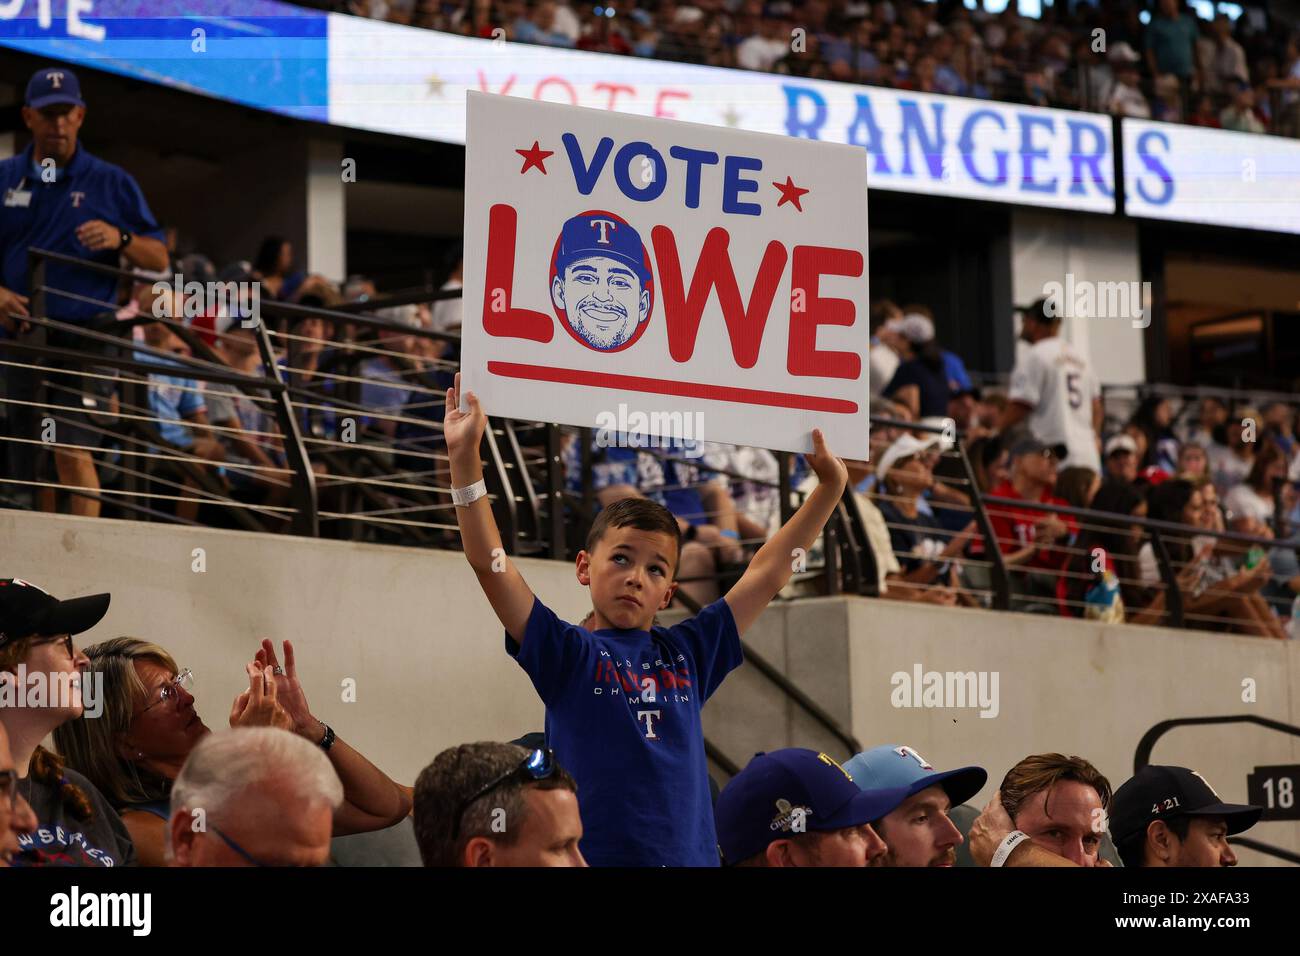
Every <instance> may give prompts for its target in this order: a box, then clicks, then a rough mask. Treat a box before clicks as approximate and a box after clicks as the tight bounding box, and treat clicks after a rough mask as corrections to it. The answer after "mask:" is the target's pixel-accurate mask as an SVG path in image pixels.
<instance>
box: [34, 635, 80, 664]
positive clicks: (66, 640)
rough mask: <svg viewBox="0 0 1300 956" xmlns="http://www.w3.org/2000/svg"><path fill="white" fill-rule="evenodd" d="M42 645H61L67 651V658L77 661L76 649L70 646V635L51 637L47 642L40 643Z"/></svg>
mask: <svg viewBox="0 0 1300 956" xmlns="http://www.w3.org/2000/svg"><path fill="white" fill-rule="evenodd" d="M40 643H42V644H62V645H63V646H64V647H66V648H67V649H68V657H70V658H72V659H73V660H76V659H77V649H76V648H75V647H73V646H72V635H71V634H64V635H63V636H62V637H53V638H50V639H49V640H47V641H41V642H40Z"/></svg>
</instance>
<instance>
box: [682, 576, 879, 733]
mask: <svg viewBox="0 0 1300 956" xmlns="http://www.w3.org/2000/svg"><path fill="white" fill-rule="evenodd" d="M675 599H676V600H678V601H681V603H682V604H683V605H685V607H686V609H687V610H688V611H690V612H691V613H692V614H699V613H700V611H702V610H704V608H703V607H702V606H701V605H700V604H699V602H697V601H695V600H694V599H692V598H691V597H690V596H688V595H686V594H684V593H682V591H681V590H680V589H679V590H678V591H677V594H676V595H675ZM740 649H741V652H742V653H743V654H744V655H745V660H746V661H747V662H749V663H752V664H753V665H754V667H755V669H756V670H757V671H758V672H759V673H760V674H762V675H763V676H764V677H766V678H767V679H768V680H770V681H771V682H772V683H773V684H775V685H776V686H777V687H778V688H779V689H780V690H781V691H782V692H783V693H784V694H785V695H786V696H788V697H789V698H790V699H791V700H792V701H794V702H795V703H796V704H798V705H799V707H800V708H801V709H802V710H803V711H804V713H806V714H807V715H808V716H809V717H811V718H812V719H813V720H815V721H816V722H817V723H818V724H820V725H821V726H822V728H823V729H825V730H826V731H828V732H829V733H830V734H831V735H832V736H833V737H835V739H837V740H838V741H839V742H840V743H841V744H843V745H844V748H845V749H846V750H848V752H849V755H850V756H853V755H854V754H859V753H861V752H862V750H863V746H862V744H861V742H860V741H859V740H858V739H857V738H856V737H854V736H853V734H852V733H850V732H849V731H847V730H844V729H843V728H842V727H841V726H840V725H839V722H838V721H837V720H836V719H835V718H834V717H832V716H831V715H830V714H828V713H827V712H826V711H825V710H824V709H822V707H821V706H820V705H819V704H818V703H817V702H816V701H815V700H813V699H812V698H811V697H809V696H808V695H807V694H805V693H804V692H803V691H802V690H800V689H799V688H798V687H797V686H796V685H795V684H794V682H793V681H791V680H790V678H788V677H786V676H785V674H783V673H781V671H780V670H778V669H777V668H776V666H775V665H774V664H772V663H771V662H770V661H769V660H768V659H767V658H765V657H764V656H763V655H762V654H760V653H758V651H756V650H754V648H753V647H752V646H750V644H749V643H748V642H746V641H745V639H744V638H743V637H742V638H741V639H740Z"/></svg>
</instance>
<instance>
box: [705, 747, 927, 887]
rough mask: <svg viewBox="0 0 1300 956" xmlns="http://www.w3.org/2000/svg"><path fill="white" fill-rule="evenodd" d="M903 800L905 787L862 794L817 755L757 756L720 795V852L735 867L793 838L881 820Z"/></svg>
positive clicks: (794, 750)
mask: <svg viewBox="0 0 1300 956" xmlns="http://www.w3.org/2000/svg"><path fill="white" fill-rule="evenodd" d="M907 796H908V793H907V789H906V788H905V787H896V788H892V789H872V790H863V789H861V788H860V787H859V786H858V785H857V783H856V782H855V781H854V779H853V777H852V776H850V774H849V771H848V770H847V769H846V768H844V767H841V766H840V765H839V764H838V763H836V762H835V761H834V760H833V759H831V758H830V757H828V756H827V755H826V754H824V753H818V752H817V751H815V750H806V749H804V748H802V747H790V748H787V749H785V750H774V751H772V752H771V753H759V754H755V755H754V759H752V760H751V761H750V762H749V763H748V765H746V767H745V769H744V770H742V771H740V773H738V774H736V776H734V777H732V779H731V782H730V783H728V784H727V786H726V788H725V789H723V791H722V793H721V794H719V795H718V802H717V805H716V806H715V807H714V811H713V814H714V819H715V822H716V824H717V830H718V848H719V849H720V850H721V851H722V858H723V860H724V861H725V862H726V863H727V864H728V865H734V864H736V863H740V862H741V861H743V860H747V859H749V858H750V857H752V856H755V855H757V854H759V853H762V852H763V851H764V850H766V849H767V845H768V844H769V843H771V842H772V841H773V840H779V839H782V838H784V837H788V836H790V835H792V834H797V833H800V832H804V831H818V832H821V831H827V830H842V829H844V828H845V827H856V826H862V825H863V824H866V823H870V822H871V821H872V820H879V819H880V818H881V817H883V816H885V815H886V814H888V813H889V812H890V811H891V810H893V809H894V808H895V807H897V806H898V805H899V804H900V803H902V802H903V801H904V800H906V799H907Z"/></svg>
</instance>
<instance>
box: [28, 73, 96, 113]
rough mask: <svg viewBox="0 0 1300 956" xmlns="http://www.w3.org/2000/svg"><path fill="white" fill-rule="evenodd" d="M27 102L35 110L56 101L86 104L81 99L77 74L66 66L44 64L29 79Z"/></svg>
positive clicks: (76, 104)
mask: <svg viewBox="0 0 1300 956" xmlns="http://www.w3.org/2000/svg"><path fill="white" fill-rule="evenodd" d="M25 102H26V104H27V105H28V106H30V107H31V108H32V109H34V110H41V109H44V108H45V107H47V106H53V105H55V104H56V103H70V104H71V105H73V106H85V105H86V104H85V103H83V102H82V100H81V83H80V81H78V80H77V74H75V73H73V72H72V71H71V70H69V69H68V68H67V67H66V66H43V67H41V68H40V69H39V70H37V71H36V72H35V73H33V74H32V78H31V79H30V80H28V81H27V96H26V98H25Z"/></svg>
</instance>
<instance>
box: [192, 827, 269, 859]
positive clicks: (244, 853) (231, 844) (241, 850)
mask: <svg viewBox="0 0 1300 956" xmlns="http://www.w3.org/2000/svg"><path fill="white" fill-rule="evenodd" d="M208 829H209V830H211V831H212V832H213V833H215V834H216V835H217V836H219V837H221V840H222V842H223V843H225V844H226V846H228V847H230V848H231V849H232V850H234V851H235V852H236V853H238V854H239V855H240V856H241V857H243V858H244V861H245V862H246V863H248V864H250V865H251V866H273V865H274V864H272V863H264V862H262V861H261V860H259V859H258V858H257V857H255V856H253V854H251V853H249V852H248V851H247V850H245V849H244V848H243V847H242V846H240V845H239V844H238V843H236V842H235V841H234V840H232V839H230V837H228V836H226V835H225V834H224V833H222V832H221V830H220V829H219V828H218V827H216V826H213V825H212V824H208Z"/></svg>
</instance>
